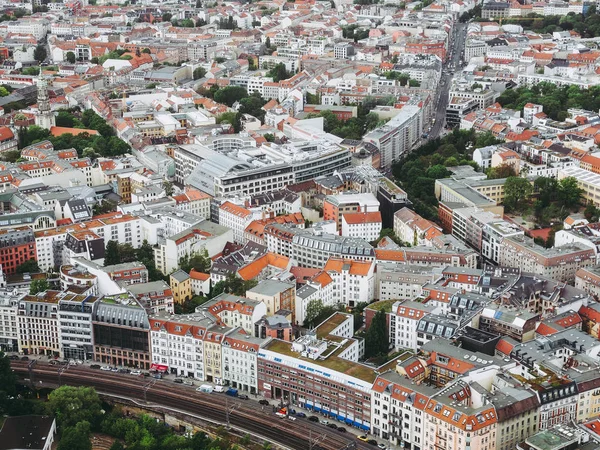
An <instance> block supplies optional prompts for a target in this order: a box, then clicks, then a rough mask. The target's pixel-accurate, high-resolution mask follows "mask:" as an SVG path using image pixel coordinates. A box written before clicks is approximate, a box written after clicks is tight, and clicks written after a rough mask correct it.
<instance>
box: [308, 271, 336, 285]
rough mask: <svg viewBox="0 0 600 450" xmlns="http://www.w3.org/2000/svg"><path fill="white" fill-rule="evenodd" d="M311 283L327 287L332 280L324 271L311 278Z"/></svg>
mask: <svg viewBox="0 0 600 450" xmlns="http://www.w3.org/2000/svg"><path fill="white" fill-rule="evenodd" d="M312 281H314V282H316V283H319V284H320V285H321V287H325V286H327V285H328V284H329V283H332V282H333V279H332V278H331V277H330V276H329V274H328V273H327V272H325V271H322V272H319V273H318V274H317V275H316V276H314V277H313V279H312Z"/></svg>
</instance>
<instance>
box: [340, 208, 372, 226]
mask: <svg viewBox="0 0 600 450" xmlns="http://www.w3.org/2000/svg"><path fill="white" fill-rule="evenodd" d="M342 217H343V220H345V221H346V223H347V224H349V225H358V224H361V223H381V213H380V212H379V211H376V212H354V213H345V214H343V216H342Z"/></svg>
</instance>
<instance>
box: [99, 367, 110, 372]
mask: <svg viewBox="0 0 600 450" xmlns="http://www.w3.org/2000/svg"><path fill="white" fill-rule="evenodd" d="M100 370H104V371H105V372H110V371H111V368H110V366H102V367H100Z"/></svg>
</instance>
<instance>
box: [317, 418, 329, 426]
mask: <svg viewBox="0 0 600 450" xmlns="http://www.w3.org/2000/svg"><path fill="white" fill-rule="evenodd" d="M319 423H321V425H329V420H325V419H321V420H319Z"/></svg>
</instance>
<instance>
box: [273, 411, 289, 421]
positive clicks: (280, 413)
mask: <svg viewBox="0 0 600 450" xmlns="http://www.w3.org/2000/svg"><path fill="white" fill-rule="evenodd" d="M275 415H276V416H277V417H279V418H280V419H283V418H284V417H285V416H286V414H285V413H282V412H281V411H277V412H276V413H275Z"/></svg>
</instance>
